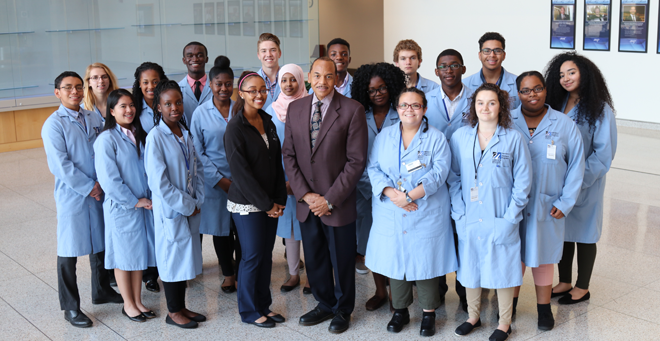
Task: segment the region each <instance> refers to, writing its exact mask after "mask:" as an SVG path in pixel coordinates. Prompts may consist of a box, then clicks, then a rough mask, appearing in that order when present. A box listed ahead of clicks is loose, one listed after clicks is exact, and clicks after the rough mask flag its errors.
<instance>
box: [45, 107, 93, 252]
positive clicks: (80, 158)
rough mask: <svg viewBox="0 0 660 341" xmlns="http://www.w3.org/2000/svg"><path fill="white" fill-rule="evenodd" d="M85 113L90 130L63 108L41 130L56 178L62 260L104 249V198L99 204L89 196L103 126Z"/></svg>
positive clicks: (58, 229)
mask: <svg viewBox="0 0 660 341" xmlns="http://www.w3.org/2000/svg"><path fill="white" fill-rule="evenodd" d="M82 112H83V114H84V115H85V124H86V125H87V127H86V129H87V131H85V129H84V128H83V126H82V125H81V124H80V123H78V121H76V119H75V118H73V117H72V116H71V115H69V113H68V112H67V111H66V109H65V108H64V105H60V107H59V108H58V109H57V111H55V112H54V113H53V114H52V115H50V116H49V117H48V119H46V122H45V123H44V125H43V127H42V128H41V138H42V139H43V142H44V149H45V151H46V156H47V159H48V168H49V169H50V172H51V173H53V175H54V176H55V192H54V196H55V205H56V208H57V255H58V256H60V257H80V256H84V255H89V254H94V253H98V252H101V251H103V250H104V249H105V242H104V241H103V233H104V227H103V197H101V201H96V199H94V198H92V197H90V196H89V193H90V192H91V191H92V189H93V188H94V184H95V183H96V170H95V169H94V147H93V146H94V141H96V137H97V136H98V134H99V133H100V132H101V130H102V129H103V123H102V122H101V119H100V118H99V115H97V114H96V113H94V112H92V111H88V110H84V109H83V111H82Z"/></svg>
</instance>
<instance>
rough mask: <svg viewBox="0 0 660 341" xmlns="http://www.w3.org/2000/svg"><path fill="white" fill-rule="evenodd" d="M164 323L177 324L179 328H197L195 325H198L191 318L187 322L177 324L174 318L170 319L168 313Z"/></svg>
mask: <svg viewBox="0 0 660 341" xmlns="http://www.w3.org/2000/svg"><path fill="white" fill-rule="evenodd" d="M165 323H167V324H171V325H173V326H177V327H179V328H184V329H192V328H197V326H199V323H197V322H195V321H193V320H190V322H188V323H186V324H178V323H176V322H174V320H172V318H171V317H170V315H169V314H167V317H166V318H165Z"/></svg>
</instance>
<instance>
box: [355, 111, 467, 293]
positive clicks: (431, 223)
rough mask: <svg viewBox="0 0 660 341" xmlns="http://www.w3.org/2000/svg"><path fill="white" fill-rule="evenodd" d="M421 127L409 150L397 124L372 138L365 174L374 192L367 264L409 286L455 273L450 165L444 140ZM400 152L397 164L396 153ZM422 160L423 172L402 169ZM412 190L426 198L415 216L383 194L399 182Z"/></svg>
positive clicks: (431, 130) (442, 137)
mask: <svg viewBox="0 0 660 341" xmlns="http://www.w3.org/2000/svg"><path fill="white" fill-rule="evenodd" d="M424 128H425V124H423V123H422V125H421V126H420V128H419V130H418V131H417V133H416V134H415V137H413V139H412V141H411V142H410V145H409V146H408V149H406V150H404V149H403V145H401V144H400V139H401V132H400V129H399V125H398V124H395V125H392V126H389V127H387V128H384V129H383V130H382V131H381V133H380V134H378V136H377V137H376V141H375V142H374V145H373V148H372V150H371V154H370V155H369V162H368V166H367V169H368V171H369V179H371V186H372V188H373V191H372V194H373V199H372V205H373V220H374V223H373V225H372V226H371V232H370V233H369V243H368V244H367V254H366V265H367V267H368V268H369V269H371V271H373V272H376V273H379V274H382V275H384V276H387V277H389V278H394V279H398V280H403V279H404V276H405V279H406V280H407V281H416V280H425V279H431V278H435V277H438V276H443V275H445V274H447V273H450V272H454V271H456V269H457V268H458V264H457V261H456V250H455V248H454V233H453V232H452V227H451V219H450V215H449V209H450V206H449V191H448V190H447V185H446V180H447V175H448V173H449V167H450V165H451V152H450V150H449V144H448V143H447V139H446V138H445V136H444V135H443V134H442V132H440V131H439V130H437V129H435V128H433V127H429V129H428V131H427V132H425V133H424V132H423V130H424ZM398 151H400V152H401V160H399V153H398ZM417 160H419V161H421V163H422V168H421V169H419V170H416V171H413V172H412V173H409V172H408V170H407V168H406V165H405V164H409V163H412V162H415V161H417ZM398 181H401V182H402V186H403V187H404V188H405V189H406V190H407V191H411V190H413V189H414V188H415V187H417V186H418V185H419V184H422V185H423V186H424V191H425V195H424V197H422V198H420V199H417V200H416V201H415V203H416V204H417V205H418V209H417V211H414V212H406V211H405V210H404V209H402V208H399V207H397V206H396V205H394V203H392V202H391V201H390V199H389V198H388V197H387V196H385V195H383V190H384V189H385V188H386V187H393V188H398V185H397V182H398Z"/></svg>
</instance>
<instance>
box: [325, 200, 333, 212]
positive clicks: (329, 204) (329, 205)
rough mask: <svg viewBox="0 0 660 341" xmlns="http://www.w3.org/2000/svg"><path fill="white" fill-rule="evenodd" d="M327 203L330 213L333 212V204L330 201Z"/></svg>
mask: <svg viewBox="0 0 660 341" xmlns="http://www.w3.org/2000/svg"><path fill="white" fill-rule="evenodd" d="M325 203H326V204H327V205H328V211H332V204H331V203H330V202H329V201H328V200H326V201H325Z"/></svg>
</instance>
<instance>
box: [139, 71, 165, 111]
mask: <svg viewBox="0 0 660 341" xmlns="http://www.w3.org/2000/svg"><path fill="white" fill-rule="evenodd" d="M147 70H154V71H156V73H157V74H158V78H160V81H163V80H167V76H165V71H163V68H162V67H161V66H160V65H158V64H156V63H152V62H144V63H142V64H141V65H140V66H138V67H137V69H135V74H134V77H135V81H134V82H133V99H134V100H135V102H134V104H135V110H136V112H135V113H136V115H135V116H136V117H137V118H140V116H142V110H144V107H143V106H142V100H143V99H144V94H143V93H142V89H140V78H142V73H143V72H145V71H147ZM154 103H155V102H154ZM154 112H155V110H154Z"/></svg>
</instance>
